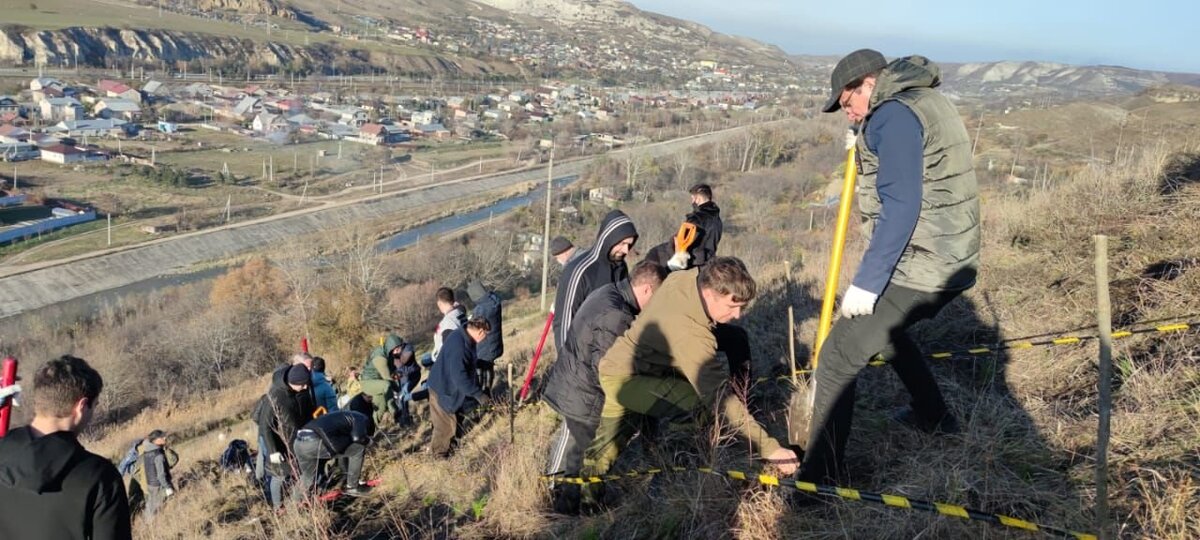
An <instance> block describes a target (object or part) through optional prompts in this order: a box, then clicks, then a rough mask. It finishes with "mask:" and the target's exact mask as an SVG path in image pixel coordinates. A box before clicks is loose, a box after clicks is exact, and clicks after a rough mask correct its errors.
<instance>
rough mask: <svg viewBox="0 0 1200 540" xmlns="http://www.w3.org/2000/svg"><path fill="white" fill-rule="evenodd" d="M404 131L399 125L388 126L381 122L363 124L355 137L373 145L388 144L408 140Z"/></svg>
mask: <svg viewBox="0 0 1200 540" xmlns="http://www.w3.org/2000/svg"><path fill="white" fill-rule="evenodd" d="M409 138H410V137H409V136H408V133H406V132H405V131H404V130H403V129H402V128H400V127H399V126H388V125H383V124H371V123H368V124H363V126H362V127H361V128H359V130H358V137H357V139H358V140H359V141H361V142H364V143H367V144H374V145H388V144H396V143H401V142H406V141H408V140H409Z"/></svg>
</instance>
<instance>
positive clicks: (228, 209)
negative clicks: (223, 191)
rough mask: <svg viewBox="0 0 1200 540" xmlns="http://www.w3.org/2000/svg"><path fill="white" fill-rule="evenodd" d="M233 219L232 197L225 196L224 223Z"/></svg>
mask: <svg viewBox="0 0 1200 540" xmlns="http://www.w3.org/2000/svg"><path fill="white" fill-rule="evenodd" d="M232 217H233V195H226V198H225V223H229V220H230V218H232Z"/></svg>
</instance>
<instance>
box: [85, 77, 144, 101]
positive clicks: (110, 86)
mask: <svg viewBox="0 0 1200 540" xmlns="http://www.w3.org/2000/svg"><path fill="white" fill-rule="evenodd" d="M96 89H97V90H99V91H100V94H101V96H103V97H110V98H124V99H128V100H129V101H133V102H135V103H141V102H142V93H141V92H138V91H137V90H134V89H133V88H130V87H129V85H127V84H125V83H123V82H120V81H112V80H108V79H102V80H101V81H100V82H99V83H98V84H97V85H96Z"/></svg>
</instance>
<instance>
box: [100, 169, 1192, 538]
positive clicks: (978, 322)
mask: <svg viewBox="0 0 1200 540" xmlns="http://www.w3.org/2000/svg"><path fill="white" fill-rule="evenodd" d="M1197 150H1198V149H1196V148H1171V149H1168V148H1166V147H1162V146H1159V147H1155V148H1150V149H1147V150H1145V151H1144V155H1141V156H1139V157H1138V158H1137V159H1133V160H1131V161H1129V162H1127V163H1122V164H1118V165H1110V166H1095V167H1093V168H1090V169H1086V170H1083V171H1082V172H1079V173H1078V174H1077V175H1076V176H1075V177H1074V178H1073V179H1072V180H1071V181H1070V182H1063V183H1061V184H1057V185H1053V186H1051V187H1050V188H1049V189H1048V190H1045V191H1021V192H1012V191H1009V192H989V193H987V194H986V195H985V198H984V205H983V206H984V235H985V237H984V252H983V255H984V262H983V271H982V273H981V278H980V281H979V284H978V286H977V287H976V288H975V289H974V290H972V291H971V292H970V293H969V294H967V295H966V296H965V297H964V298H963V299H962V300H961V301H959V302H956V303H955V304H953V305H952V306H951V307H950V308H948V309H947V310H945V312H944V313H942V314H941V316H939V317H938V318H937V319H936V320H934V321H931V322H929V323H926V324H924V325H923V326H921V327H920V328H919V330H918V333H919V334H920V338H921V341H922V342H923V343H925V344H926V346H927V347H928V348H929V349H930V350H960V349H963V348H965V347H968V346H971V345H975V344H978V343H995V342H998V341H1004V340H1011V339H1016V338H1025V337H1028V336H1038V335H1044V334H1047V333H1053V332H1057V331H1064V330H1071V331H1073V332H1077V333H1081V334H1086V333H1088V332H1091V331H1093V330H1092V327H1093V326H1094V321H1095V313H1094V311H1093V308H1092V305H1093V302H1094V290H1095V284H1094V283H1093V281H1092V277H1091V276H1092V265H1091V257H1092V240H1091V235H1092V234H1094V233H1104V234H1108V235H1109V236H1110V237H1111V240H1110V246H1111V247H1110V249H1111V253H1110V257H1111V260H1112V276H1113V278H1114V281H1113V283H1112V284H1111V285H1112V287H1113V298H1114V304H1115V305H1114V308H1115V311H1116V318H1117V321H1116V322H1117V324H1118V326H1120V325H1125V324H1129V323H1132V322H1137V321H1144V320H1159V319H1171V320H1176V319H1189V318H1190V319H1196V318H1197V315H1196V314H1198V313H1200V294H1197V291H1200V271H1197V270H1196V268H1195V266H1196V263H1195V261H1196V260H1197V258H1200V253H1197V250H1198V248H1197V247H1196V243H1195V238H1196V237H1197V236H1200V225H1197V223H1200V219H1197V218H1200V186H1197V185H1194V184H1184V185H1174V184H1173V185H1174V187H1164V186H1165V185H1166V184H1165V183H1164V180H1163V177H1164V175H1163V171H1164V170H1170V171H1183V172H1182V173H1180V174H1181V176H1179V177H1180V178H1185V179H1187V180H1189V181H1192V182H1194V181H1196V180H1200V174H1196V172H1197V167H1196V166H1195V164H1196V163H1197V162H1198V161H1197V160H1200V157H1197V154H1196V153H1195V152H1196V151H1197ZM1180 151H1184V153H1182V154H1180V153H1179V152H1180ZM1189 151H1190V152H1191V153H1187V152H1189ZM1189 171H1190V172H1189ZM787 210H788V208H783V207H779V206H776V207H774V208H768V209H765V210H764V209H763V208H757V209H756V210H755V211H774V212H784V211H787ZM780 215H789V214H780ZM746 219H748V216H746V215H744V214H738V213H737V212H734V213H733V215H732V216H731V217H730V218H729V220H730V221H731V222H733V223H735V224H736V223H739V222H741V223H744V221H743V220H746ZM734 238H735V237H734V236H733V235H731V238H730V241H727V244H726V245H729V246H730V249H731V251H732V252H733V253H734V254H739V253H740V252H742V251H743V250H747V249H752V247H747V246H746V245H744V244H743V243H740V242H736V241H733V240H734ZM826 241H827V240H826V233H825V232H822V231H816V232H813V233H806V232H802V231H801V232H797V233H796V240H795V243H794V244H793V245H790V246H786V247H785V250H786V251H784V252H786V253H789V254H790V253H801V254H803V255H804V261H803V264H797V267H798V269H797V270H796V275H795V277H794V284H793V286H792V287H791V289H790V290H791V296H790V298H789V297H788V292H787V291H788V288H787V287H786V285H785V283H784V281H783V279H782V275H781V267H780V266H781V265H778V264H768V265H763V266H761V267H760V268H759V269H758V273H759V277H760V279H761V281H762V283H763V286H762V289H763V293H762V297H761V298H760V299H759V300H757V301H756V302H755V304H754V305H753V308H752V309H751V310H750V313H749V315H748V317H747V319H746V321H745V324H746V326H747V327H748V329H750V331H751V333H752V335H754V336H755V337H754V346H755V347H756V350H755V354H756V358H755V362H756V363H755V366H754V370H755V375H756V376H768V375H777V374H780V373H783V371H784V370H785V369H786V368H784V364H783V363H782V362H781V360H782V358H785V357H786V356H785V355H786V344H787V340H786V337H785V336H786V323H784V322H782V321H783V320H785V319H784V318H783V317H781V315H782V314H783V313H784V310H785V307H784V306H786V304H787V302H788V301H789V300H790V301H791V302H792V303H793V304H794V305H795V306H796V307H797V310H798V311H797V323H798V326H799V330H798V332H799V334H798V335H799V336H801V340H802V341H803V342H804V343H807V342H809V336H811V335H812V331H813V327H814V326H815V323H814V320H815V317H816V308H817V305H818V304H817V295H818V294H819V290H820V283H821V280H823V277H824V276H823V273H824V259H823V256H822V255H821V253H822V250H823V245H824V243H825V242H826ZM858 250H861V245H856V246H854V247H853V249H852V253H851V255H849V256H848V260H857V257H856V254H857V251H858ZM795 259H796V257H793V262H794V263H800V262H801V261H798V260H795ZM1164 269H1165V270H1164ZM850 270H851V269H847V273H846V275H847V276H848V275H849V272H850ZM844 283H845V279H844V280H843V284H844ZM535 307H536V298H534V299H530V300H526V301H522V302H518V303H516V304H515V305H514V308H513V310H512V312H514V313H516V312H520V313H526V314H528V315H524V316H522V317H520V318H517V319H514V320H513V321H506V323H505V326H506V329H507V331H508V333H509V335H507V336H506V340H507V341H508V342H509V343H510V344H512V345H510V346H511V347H512V349H513V352H512V353H510V354H511V356H510V357H509V358H510V359H511V361H513V362H514V363H516V364H517V365H518V367H521V366H524V365H525V364H526V362H527V359H528V357H529V354H530V349H532V347H533V344H534V342H535V341H536V337H537V334H538V333H539V332H540V328H541V320H540V316H538V315H537V314H535V313H533V312H534V308H535ZM1092 343H1094V342H1089V343H1088V344H1084V345H1068V346H1059V347H1053V348H1036V349H1030V350H1022V351H1010V352H1007V353H1003V354H996V355H993V356H990V357H974V358H968V359H955V360H940V361H935V365H934V370H935V372H936V374H937V375H938V377H939V381H940V382H941V384H942V385H943V389H944V391H945V393H946V395H947V398H948V400H949V402H950V406H951V407H952V409H953V410H954V411H955V412H956V413H957V414H958V416H959V418H960V419H961V420H962V422H963V425H964V431H963V433H962V434H961V435H960V436H955V437H948V438H932V437H928V436H925V435H922V434H918V433H915V432H912V431H909V430H906V429H904V428H901V427H899V426H897V425H895V424H894V423H891V421H890V420H889V419H888V415H889V413H890V411H891V409H893V408H894V407H896V406H899V405H902V404H903V403H904V402H905V400H906V397H905V394H904V391H903V389H902V387H901V386H900V385H899V383H898V381H897V380H896V378H895V377H894V376H892V375H891V374H890V373H889V370H888V369H886V368H869V369H868V371H867V372H866V373H864V375H863V377H862V380H861V382H860V383H859V384H860V386H859V396H860V398H859V404H858V412H857V422H856V426H855V431H854V433H853V434H852V436H851V447H850V455H851V457H852V462H853V463H854V465H853V469H852V471H851V474H852V484H853V486H854V487H857V488H860V489H864V490H870V491H879V492H886V493H896V494H902V495H907V496H910V497H913V498H919V499H928V500H936V501H945V502H951V503H956V504H962V505H966V506H969V507H973V508H978V509H982V510H985V511H991V512H997V513H1002V514H1008V515H1012V516H1016V517H1020V518H1023V519H1028V520H1031V521H1036V522H1043V523H1046V524H1051V525H1056V526H1061V527H1065V528H1071V529H1075V530H1084V531H1091V530H1093V528H1094V525H1093V523H1094V516H1093V515H1092V508H1094V503H1095V501H1094V496H1095V492H1094V486H1093V483H1092V478H1093V476H1092V475H1093V466H1094V463H1093V455H1094V451H1095V448H1094V445H1095V429H1096V411H1097V403H1096V397H1095V396H1096V391H1095V388H1096V379H1097V368H1096V362H1095V357H1096V351H1095V345H1094V344H1092ZM1117 343H1118V345H1117V349H1116V351H1115V353H1116V354H1115V363H1116V373H1117V377H1116V380H1115V381H1114V384H1115V392H1114V414H1113V442H1112V446H1111V450H1110V478H1109V486H1110V494H1111V496H1112V507H1113V515H1114V518H1115V527H1116V529H1117V532H1118V534H1119V536H1120V537H1122V538H1163V539H1181V540H1182V539H1189V538H1200V515H1198V514H1197V513H1196V512H1195V511H1194V509H1195V508H1196V507H1197V504H1198V503H1200V451H1198V450H1197V449H1200V363H1198V362H1197V357H1198V356H1200V341H1198V340H1197V335H1196V333H1195V332H1194V331H1190V332H1185V333H1176V334H1157V333H1151V334H1146V335H1139V336H1135V337H1131V338H1127V339H1123V340H1120V341H1118V342H1117ZM807 354H808V351H807V347H806V346H805V345H801V346H800V347H799V348H798V351H797V355H798V356H799V357H800V358H804V357H806V356H807ZM544 365H545V364H543V366H544ZM543 369H544V368H543ZM501 386H502V389H501V390H502V391H503V385H501ZM790 391H791V390H790V388H789V387H788V384H787V383H785V382H779V381H775V380H772V381H769V382H764V383H760V384H758V385H756V386H755V387H754V388H752V389H751V391H750V393H749V397H748V399H749V400H750V401H751V404H752V405H753V406H755V407H757V408H758V409H759V410H762V411H764V412H765V413H768V414H765V416H766V417H768V418H769V422H770V429H771V430H772V431H774V432H776V433H778V434H780V435H782V434H783V433H785V432H786V431H785V430H786V422H787V419H786V417H785V415H784V414H783V413H782V412H778V411H782V410H783V409H784V408H785V407H784V404H785V403H786V399H787V396H788V395H789V393H790ZM248 394H249V392H248V391H247V390H245V389H234V390H232V391H228V392H226V393H225V394H222V395H220V396H215V397H212V398H211V399H209V400H206V403H222V404H224V405H225V407H223V408H225V409H228V410H234V409H237V410H242V409H244V408H245V403H244V402H243V401H239V400H244V397H245V396H246V395H248ZM235 396H237V397H235ZM226 400H230V401H226ZM155 415H158V416H155ZM167 420H168V419H167V417H166V416H163V415H161V414H160V413H147V418H144V419H140V420H138V421H137V424H136V426H138V427H137V428H136V429H135V428H129V429H123V430H121V431H119V432H114V433H110V434H109V435H108V436H107V437H106V438H105V439H104V440H102V441H100V442H99V443H98V444H100V445H101V448H104V449H106V450H105V451H106V453H110V454H111V453H112V449H115V448H119V446H116V445H119V444H124V442H125V441H124V439H127V438H128V437H129V434H130V433H137V432H138V431H137V429H144V428H145V427H146V426H149V425H151V424H154V425H158V422H160V421H161V422H165V421H167ZM170 421H171V422H179V423H178V424H173V425H175V426H177V427H175V428H174V429H176V430H182V429H187V428H186V427H185V424H188V423H191V424H192V425H194V426H203V425H205V424H206V423H208V422H211V421H212V416H211V409H210V410H208V411H205V412H204V413H203V414H202V413H200V412H191V413H179V414H176V415H175V416H174V417H173V418H171V419H170ZM554 428H555V420H554V417H553V414H552V413H551V412H550V411H549V410H548V409H547V408H545V407H544V406H543V405H540V404H536V403H535V404H532V405H530V406H526V407H524V408H522V409H520V411H519V412H518V413H517V415H516V422H515V437H516V438H515V441H516V442H515V444H510V443H509V439H508V435H509V434H508V429H509V428H508V421H507V419H506V418H505V416H504V413H503V411H497V412H494V413H492V414H491V415H489V416H487V417H485V418H484V419H483V421H482V422H481V423H480V424H479V425H477V426H476V427H475V428H474V429H472V430H471V431H470V432H469V433H468V434H467V435H466V437H465V438H464V440H463V441H462V445H461V447H460V448H459V449H458V451H457V453H456V454H455V455H454V456H453V457H452V458H450V459H449V460H445V461H442V460H435V459H431V458H430V457H429V456H427V455H425V454H423V453H422V452H421V451H420V449H421V447H422V446H423V445H424V443H425V442H426V441H427V439H428V435H429V433H428V431H429V429H428V427H427V425H426V426H422V427H421V428H420V429H419V430H417V431H415V432H408V433H402V434H398V435H397V434H393V435H392V437H391V439H390V441H388V442H382V443H381V444H380V445H378V447H377V448H376V449H375V450H374V452H373V454H371V456H370V457H369V459H368V467H370V468H371V472H370V473H368V476H371V477H374V476H379V477H382V478H383V479H384V484H383V486H382V487H380V488H378V489H377V490H376V491H375V492H374V493H373V494H372V495H371V496H370V497H368V498H366V499H365V500H360V501H354V502H351V503H338V504H335V505H333V507H332V508H319V509H315V510H305V511H291V512H289V513H287V514H284V515H281V516H275V515H273V514H271V513H270V512H268V511H267V507H266V505H265V504H264V503H263V502H262V500H261V497H260V496H259V495H257V492H256V490H255V489H254V488H252V487H250V486H248V485H246V484H245V483H244V482H243V481H242V480H240V479H232V478H218V479H216V480H215V481H210V480H209V476H207V474H208V473H207V472H205V471H206V469H205V468H206V467H210V466H211V462H210V461H202V460H201V459H196V458H193V460H191V461H189V462H188V463H189V464H190V466H188V467H186V468H187V471H186V472H184V477H185V478H187V479H189V480H190V481H188V482H187V483H186V485H185V486H184V487H183V489H182V490H181V495H180V496H179V497H178V498H177V499H175V500H173V501H171V503H170V504H169V505H168V507H167V509H166V512H167V515H170V516H172V517H171V518H170V519H163V520H160V521H159V522H157V523H155V524H153V525H152V526H148V525H146V524H144V523H142V524H139V525H138V526H137V534H138V536H139V537H141V538H176V537H178V538H192V537H211V538H276V537H285V536H286V537H294V538H322V539H324V538H347V539H349V538H355V539H357V538H364V539H365V538H385V537H387V538H559V537H565V538H587V539H591V538H754V539H761V538H787V537H800V536H803V537H805V538H810V537H811V538H918V537H920V538H967V537H986V538H1010V537H1011V538H1021V537H1027V533H1024V532H1021V531H1017V530H1013V529H1001V528H995V527H992V526H989V525H986V524H980V523H974V522H966V521H963V520H957V519H952V518H946V517H940V516H936V515H933V514H926V513H921V512H915V511H902V510H895V509H888V508H884V507H881V506H875V505H870V504H865V503H857V502H843V501H831V502H830V504H828V505H823V506H817V507H810V508H805V509H801V510H795V511H793V510H789V509H788V508H787V507H786V506H785V505H784V504H783V502H782V499H781V497H780V494H779V493H777V492H774V491H772V490H769V489H765V488H762V487H749V486H747V485H745V484H742V483H737V482H734V481H731V480H728V479H724V478H720V477H715V476H708V475H699V474H693V473H687V474H679V475H666V476H658V477H654V478H638V479H631V480H627V481H621V482H619V483H616V484H614V487H615V488H616V490H617V491H618V492H619V497H620V498H619V500H620V504H619V505H618V506H616V507H614V508H613V509H611V511H609V512H606V513H601V514H597V515H592V516H587V517H577V518H575V517H561V516H556V515H554V514H552V513H550V512H549V508H548V507H549V505H548V500H547V496H546V493H545V490H544V489H542V488H541V486H542V484H541V482H540V480H539V478H538V477H539V475H540V470H541V467H542V463H543V458H544V452H545V446H546V442H547V440H548V439H549V437H550V435H551V433H552V431H553V430H554ZM232 429H233V430H234V432H235V433H237V432H238V431H237V430H239V429H241V427H240V426H235V427H233V428H232ZM130 430H132V431H130ZM114 439H115V440H116V441H117V442H113V440H114ZM181 446H182V451H183V452H182V453H184V454H185V455H186V454H197V455H203V456H204V459H207V460H211V459H215V457H216V455H217V453H218V452H219V449H220V448H219V445H218V444H214V443H213V442H212V437H211V436H209V437H203V438H200V439H196V440H194V441H192V442H189V443H185V444H183V445H181ZM665 464H683V465H689V466H712V467H714V468H716V469H718V470H722V469H736V470H745V471H758V470H759V469H760V466H759V465H758V464H756V463H755V462H753V461H752V460H751V459H749V457H748V454H747V452H746V451H745V448H744V444H743V443H741V442H740V441H739V440H737V439H736V438H734V437H732V436H730V435H729V434H728V433H726V432H725V430H722V429H721V427H720V426H714V427H709V428H705V429H700V430H698V431H697V432H694V433H679V434H671V435H670V436H665V437H662V438H660V439H658V440H655V441H646V440H644V439H638V440H636V441H635V442H634V444H633V445H632V448H631V449H630V451H629V452H626V454H625V455H624V456H623V457H622V460H621V461H620V462H619V463H618V464H617V466H616V469H615V471H618V472H620V471H626V470H636V469H642V468H644V467H647V466H661V465H665Z"/></svg>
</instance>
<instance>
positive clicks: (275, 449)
mask: <svg viewBox="0 0 1200 540" xmlns="http://www.w3.org/2000/svg"><path fill="white" fill-rule="evenodd" d="M311 381H312V375H311V374H310V373H309V371H308V368H306V367H304V365H303V364H293V365H290V366H284V367H281V368H279V369H277V370H275V373H273V374H272V375H271V387H270V388H269V389H268V390H267V394H266V395H265V396H263V397H262V399H260V400H259V401H258V405H256V406H255V408H254V421H255V423H257V424H258V435H259V439H260V440H261V441H262V448H260V449H259V451H260V452H262V453H263V454H264V455H266V456H267V459H266V463H265V467H266V469H267V472H269V473H270V476H271V481H270V484H269V494H270V497H271V504H272V505H273V506H275V507H276V508H279V507H281V506H283V484H284V479H285V478H287V477H288V476H290V475H291V472H292V470H293V467H292V464H293V463H292V459H291V458H292V457H293V454H292V448H291V442H292V439H294V438H295V437H296V431H297V430H299V429H300V426H303V425H304V424H306V423H308V421H309V420H311V419H312V417H313V412H315V411H316V403H315V402H314V401H313V395H312V392H310V391H309V385H310V384H311Z"/></svg>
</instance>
